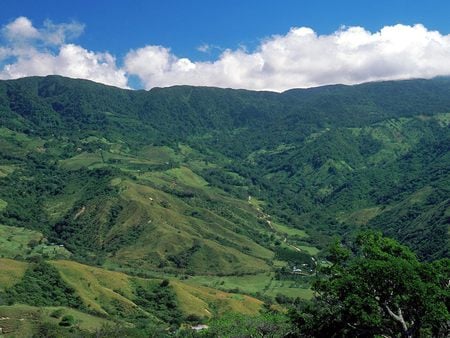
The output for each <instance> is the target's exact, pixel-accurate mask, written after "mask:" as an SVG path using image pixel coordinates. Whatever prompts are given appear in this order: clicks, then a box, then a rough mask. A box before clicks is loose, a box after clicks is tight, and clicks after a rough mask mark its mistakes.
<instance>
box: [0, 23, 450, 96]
mask: <svg viewBox="0 0 450 338" xmlns="http://www.w3.org/2000/svg"><path fill="white" fill-rule="evenodd" d="M83 30H84V25H82V24H80V23H77V22H71V23H58V24H55V23H53V22H51V21H49V20H47V21H45V22H44V23H43V24H42V25H41V27H36V26H34V25H33V23H32V22H31V21H30V20H29V19H28V18H26V17H19V18H17V19H15V20H14V21H12V22H10V23H9V24H7V25H5V26H4V27H3V28H2V29H1V31H0V33H1V36H0V37H1V39H0V78H3V79H10V78H18V77H23V76H30V75H49V74H59V75H64V76H69V77H74V78H84V79H90V80H93V81H98V82H102V83H105V84H109V85H114V86H118V87H127V84H128V79H129V78H131V79H134V77H135V76H137V77H138V78H139V79H140V81H141V83H142V85H143V86H144V87H145V88H147V89H148V88H152V87H157V86H158V87H165V86H171V85H178V84H189V85H203V86H217V87H231V88H246V89H255V90H274V91H283V90H286V89H289V88H296V87H312V86H318V85H324V84H333V83H345V84H354V83H361V82H366V81H375V80H394V79H407V78H418V77H423V78H430V77H433V76H437V75H450V35H443V34H441V33H439V32H437V31H430V30H428V29H427V28H426V27H424V26H423V25H420V24H417V25H414V26H408V25H394V26H386V27H383V28H382V29H380V30H379V31H377V32H369V31H367V30H366V29H364V28H362V27H341V28H340V29H339V30H337V31H336V32H334V33H332V34H328V35H319V34H317V33H316V32H315V31H314V30H312V29H311V28H307V27H294V28H292V29H291V30H290V31H289V32H287V33H286V34H284V35H273V36H270V37H267V38H266V39H264V40H262V41H261V43H260V44H259V46H258V47H257V48H256V49H254V50H251V51H248V50H247V49H246V48H245V47H239V48H237V49H234V50H232V49H227V50H222V49H220V48H219V47H217V46H215V45H211V44H204V45H202V46H200V47H198V50H199V51H202V52H205V53H207V54H209V55H210V58H211V60H209V61H195V60H191V59H188V58H184V57H180V56H177V55H175V54H174V53H173V52H172V51H171V50H170V49H169V48H167V47H165V46H154V45H149V46H144V47H142V48H138V49H135V50H130V51H129V52H128V54H127V55H126V56H125V58H124V59H123V60H122V59H121V60H119V63H120V64H123V65H122V66H119V65H118V62H117V60H116V59H115V58H114V56H113V55H111V54H109V53H107V52H98V51H89V50H86V49H85V48H83V47H81V46H78V45H75V44H71V43H69V41H70V40H71V39H73V38H76V37H77V36H78V35H80V34H81V33H82V32H83ZM212 50H220V51H221V54H220V55H219V56H218V57H215V56H212V55H215V53H211V54H210V52H211V51H212Z"/></svg>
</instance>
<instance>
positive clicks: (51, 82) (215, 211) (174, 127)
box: [0, 76, 450, 336]
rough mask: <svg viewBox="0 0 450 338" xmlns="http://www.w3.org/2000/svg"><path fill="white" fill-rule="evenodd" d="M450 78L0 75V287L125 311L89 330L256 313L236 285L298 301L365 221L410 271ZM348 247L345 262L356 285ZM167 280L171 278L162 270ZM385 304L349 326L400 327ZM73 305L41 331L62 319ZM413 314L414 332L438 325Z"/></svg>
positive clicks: (16, 296)
mask: <svg viewBox="0 0 450 338" xmlns="http://www.w3.org/2000/svg"><path fill="white" fill-rule="evenodd" d="M449 93H450V79H449V78H436V79H433V80H411V81H398V82H381V83H371V84H363V85H358V86H327V87H321V88H314V89H308V90H291V91H287V92H285V93H281V94H278V93H268V92H251V91H244V90H228V89H218V88H196V87H188V86H178V87H172V88H164V89H160V88H156V89H153V90H151V91H148V92H145V91H127V90H121V89H117V88H113V87H107V86H103V85H99V84H95V83H92V82H89V81H84V80H71V79H67V78H62V77H58V76H49V77H45V78H39V77H34V78H25V79H20V80H13V81H1V82H0V123H1V128H0V256H1V258H14V259H16V261H10V260H6V259H2V260H0V264H3V266H0V268H1V267H4V271H1V270H2V269H0V290H2V292H3V291H4V290H6V291H4V292H5V293H4V295H7V296H3V297H4V299H7V300H8V301H9V303H24V304H29V305H36V306H51V305H60V306H71V307H76V306H78V307H79V308H80V309H84V310H83V311H88V312H90V313H94V314H95V315H96V316H104V317H107V318H114V319H115V320H117V319H119V318H122V319H124V320H125V321H126V323H118V324H117V326H111V327H104V328H102V329H101V330H100V329H99V328H98V327H96V329H98V334H99V335H100V336H101V334H106V333H109V334H110V333H111V332H114V330H115V331H116V332H122V331H121V330H123V332H125V331H126V332H127V335H133V334H135V333H136V332H138V331H139V332H147V334H149V332H153V333H154V334H155V335H156V333H155V332H160V331H158V330H159V329H160V328H161V327H160V326H159V324H158V323H163V322H164V323H165V324H164V325H172V327H175V326H176V325H179V324H180V323H182V322H185V321H186V320H187V318H188V317H189V315H195V316H197V317H195V316H194V317H195V318H197V319H201V320H206V319H205V318H210V317H217V316H222V315H223V313H224V312H226V310H224V309H226V307H227V306H229V307H230V308H232V309H233V311H234V312H240V313H245V314H250V313H252V314H255V311H256V312H257V309H258V308H260V306H261V304H260V302H258V301H256V300H254V299H253V298H250V297H248V295H251V296H255V297H257V298H259V299H262V300H264V301H265V302H268V303H270V302H274V301H275V302H278V303H280V304H283V306H287V305H289V304H293V303H295V304H297V305H298V304H303V301H302V300H305V299H311V298H312V296H313V291H312V290H311V285H312V282H313V281H314V279H315V278H316V277H317V276H318V275H320V273H324V272H323V271H322V272H320V271H321V269H323V268H324V267H329V266H332V268H331V269H335V268H337V267H338V265H337V264H338V263H337V262H335V261H333V263H334V265H332V264H331V263H330V261H329V257H330V251H329V249H327V247H328V245H329V243H330V242H332V241H333V239H334V238H335V237H338V238H343V239H344V240H345V241H349V242H350V241H352V239H353V237H354V235H355V233H357V232H359V231H361V230H367V229H372V230H373V229H375V230H379V231H382V232H383V233H384V234H385V235H388V236H390V237H392V238H395V239H396V240H398V241H400V242H401V243H402V244H404V245H407V246H409V247H410V248H411V249H412V251H413V252H414V253H415V254H416V255H417V258H414V259H413V258H411V261H409V263H408V264H410V265H411V264H412V265H411V266H412V267H411V266H410V267H411V269H412V270H414V269H416V270H417V269H418V270H420V271H422V272H421V274H422V275H427V274H429V273H440V272H439V271H440V270H439V269H441V268H442V269H444V268H445V266H444V265H445V264H447V263H445V262H446V261H439V259H443V258H447V257H448V256H449V248H450V245H449V243H450V242H449V234H450V228H449V224H450V221H449V220H450V199H449V196H450V175H449V173H450V171H449V168H450V152H449V149H450V133H449V126H450V95H449ZM361 250H362V249H361ZM405 250H406V249H405ZM358 252H359V251H357V250H356V251H355V253H354V255H350V257H353V256H355V257H354V258H352V259H350V258H349V260H348V261H345V264H344V265H343V266H342V267H341V269H342V271H341V272H342V273H345V274H347V275H349V276H356V277H355V279H352V280H358V283H359V284H363V282H364V281H363V279H364V278H363V277H364V276H360V275H357V272H358V271H359V270H358V268H356V266H357V265H358V264H359V263H358V262H359V261H358V259H357V257H359V256H358V255H360V254H359V253H358ZM361 252H362V251H361ZM411 255H412V254H411ZM411 257H412V256H411ZM68 258H70V259H71V260H73V261H70V262H69V261H53V262H51V264H50V265H49V264H47V263H33V264H37V265H33V264H31V265H27V264H28V263H27V264H25V263H24V261H29V262H39V260H40V259H44V260H46V259H47V260H48V259H53V260H54V259H68ZM19 261H20V262H19ZM435 261H437V262H440V263H431V262H435ZM11 262H14V263H11ZM75 262H78V263H84V264H89V265H91V266H96V268H94V267H92V269H93V270H92V271H90V270H89V269H88V268H87V267H86V265H82V264H78V263H75ZM423 262H430V263H429V264H428V263H423ZM443 262H444V263H443ZM372 263H373V267H374V269H375V267H376V266H378V264H380V266H382V265H383V264H384V263H383V264H381V263H380V262H379V261H377V260H373V261H370V264H372ZM390 263H391V261H389V264H390ZM386 264H387V263H386ZM402 264H403V263H402ZM402 264H400V263H399V265H397V266H396V267H395V268H399V269H400V268H402V267H403V265H402ZM433 264H435V265H433ZM439 264H440V265H439ZM353 266H355V267H354V269H353V268H351V269H350V267H353ZM25 267H28V269H27V270H26V272H24V271H25V269H26V268H25ZM100 267H102V268H107V269H110V270H117V271H121V272H123V274H120V273H119V272H114V273H115V274H117V275H114V278H119V277H118V276H120V278H119V279H117V280H116V281H121V282H120V283H119V282H117V283H115V284H114V283H113V284H110V283H109V282H108V283H106V282H104V281H103V280H104V279H114V278H112V277H111V276H112V275H109V274H108V273H111V274H113V272H112V271H109V272H105V271H106V270H102V269H99V268H100ZM425 267H426V268H425ZM366 268H368V267H366ZM42 269H43V270H45V271H47V270H48V271H47V272H48V278H49V279H48V280H47V279H46V277H45V276H43V272H42V271H43V270H42ZM55 269H56V270H55ZM380 269H381V268H380ZM389 269H391V268H389ZM389 269H388V270H389ZM392 269H394V268H392ZM408 269H409V268H408ZM421 269H422V270H421ZM423 269H424V270H423ZM427 269H430V270H427ZM433 269H438V270H439V271H438V270H436V271H435V270H433ZM41 270H42V271H41ZM394 270H395V269H394ZM394 270H392V271H394ZM412 270H411V271H412ZM416 270H414V271H416ZM39 271H41V272H39ZM390 271H391V270H390ZM392 271H391V272H392ZM408 271H410V270H408ZM433 271H434V272H433ZM442 271H446V270H445V269H444V270H442ZM9 272H11V276H9V275H8V273H9ZM47 272H46V273H47ZM416 272H417V271H416ZM125 273H126V274H127V275H125ZM333 273H335V272H333ZM374 273H375V272H374ZM414 273H415V272H414ZM380 275H381V274H380ZM332 276H333V274H330V275H328V277H327V278H328V279H325V280H326V281H328V282H330V283H331V282H334V279H333V277H332ZM410 277H411V278H413V277H414V275H411V276H410ZM138 278H144V279H145V280H151V282H142V283H141V282H137V281H138ZM155 278H156V279H155ZM165 278H168V279H170V287H161V286H160V285H159V281H160V280H161V279H165ZM358 278H359V279H358ZM414 278H415V277H414ZM414 278H413V279H414ZM420 278H422V277H420ZM155 280H158V282H155ZM179 280H185V282H186V284H184V282H183V283H182V284H179V283H181V282H179ZM29 283H34V285H35V286H36V288H37V289H31V288H30V289H28V291H30V292H31V293H29V292H28V293H27V285H28V284H29ZM52 283H53V284H52ZM46 284H50V285H56V287H55V288H54V292H55V294H54V295H51V294H50V293H49V292H50V290H48V289H47V288H46V287H45V285H46ZM318 285H319V284H317V285H316V291H315V292H318V291H319V289H320V288H319V286H318ZM323 285H326V284H323ZM416 286H417V285H416ZM416 286H414V288H415V287H416ZM206 287H213V288H215V289H216V290H215V291H214V290H213V289H207V288H206ZM330 288H331V289H326V288H325V289H323V290H322V289H320V290H321V292H322V293H324V292H325V293H326V292H328V293H329V294H330V295H331V294H332V289H333V288H335V289H336V288H337V286H336V285H334V286H333V287H331V286H330ZM217 289H220V290H222V291H218V290H217ZM32 290H33V291H32ZM211 290H213V291H211ZM408 290H409V289H408ZM225 291H227V292H228V291H234V292H238V293H240V294H241V295H238V296H236V297H238V298H239V297H242V299H243V300H245V301H241V299H238V298H233V297H235V296H228V294H227V293H226V292H225ZM335 291H336V290H335ZM341 291H343V290H340V291H339V292H340V293H339V294H340V295H342V294H344V293H343V292H341ZM409 291H411V290H409ZM409 291H408V292H409ZM214 292H215V293H214ZM336 292H338V291H336ZM213 293H214V295H213ZM335 296H336V294H334V296H333V297H335ZM419 296H420V297H419V298H424V297H425V298H427V297H426V296H423V295H419ZM49 297H50V299H53V301H56V302H57V304H56V303H51V302H50V303H49V300H47V301H46V300H45V299H47V298H49ZM64 297H66V298H64ZM67 297H68V298H67ZM71 297H75V298H71ZM77 297H80V298H79V299H78V298H77ZM245 297H248V298H245ZM359 297H362V296H361V295H359ZM75 299H77V300H76V301H75ZM80 299H81V302H79V300H80ZM180 299H182V301H180ZM219 299H220V300H219ZM317 299H319V300H317ZM317 299H316V301H317V302H320V297H319V298H317ZM429 300H430V302H432V303H433V304H438V303H439V300H437V299H435V298H433V297H429ZM341 301H342V302H346V304H347V305H348V304H349V302H350V301H349V300H348V299H341ZM75 303H76V304H75ZM243 303H246V305H248V306H245V305H243ZM397 305H398V304H397ZM13 306H16V305H13ZM302 306H303V305H302ZM309 306H310V307H311V308H314V306H313V305H309ZM339 306H341V305H339ZM398 306H399V307H400V305H398ZM402 306H403V305H402ZM407 306H410V305H407ZM416 306H417V304H416ZM420 306H422V305H420ZM420 306H419V307H420ZM427 306H428V305H426V306H425V305H423V307H424V308H427ZM84 307H86V308H84ZM298 307H299V308H300V307H301V306H300V305H298ZM373 309H375V307H374V308H373ZM427 309H428V308H427ZM302 311H303V310H302ZM394 312H395V311H394ZM304 313H306V312H304ZM66 315H67V316H74V314H71V313H68V314H66ZM341 315H342V316H346V315H347V314H346V313H345V312H342V314H341ZM384 315H385V314H384ZM277 316H278V315H275V317H276V318H275V317H274V318H272V317H270V316H269V317H270V318H269V317H267V318H265V319H264V318H253V319H248V318H238V317H236V318H234V319H230V322H232V321H234V322H237V323H241V324H242V323H243V322H245V323H247V324H245V325H248V326H249V330H250V328H252V329H251V330H253V331H252V332H259V331H258V330H259V329H258V328H257V327H259V326H260V324H261V323H262V324H261V325H262V326H264V325H266V324H265V323H266V322H271V321H272V319H273V323H272V324H273V325H274V326H273V327H280V330H281V331H283V330H284V329H282V328H281V327H284V326H283V325H284V324H283V325H282V324H281V323H282V322H283V321H284V320H285V319H286V318H284V319H282V320H281V319H280V321H279V318H278V317H277ZM380 316H381V315H380ZM405 316H406V314H405ZM436 316H438V315H436ZM301 317H302V318H304V320H305V323H306V324H307V325H306V324H305V325H306V326H305V327H308V328H311V327H312V326H311V325H313V324H314V323H313V324H311V325H309V322H308V320H309V319H308V318H309V317H308V318H307V315H306V314H305V315H301ZM385 317H386V316H385ZM385 317H383V316H382V317H377V318H375V319H373V318H372V317H371V319H370V320H373V321H374V322H376V323H378V324H379V325H381V326H380V327H383V328H385V327H387V326H389V327H390V329H389V330H390V331H389V330H387V331H383V330H381V329H379V327H377V326H376V325H375V324H376V323H375V324H374V323H370V325H369V324H367V323H365V324H364V325H366V326H365V327H364V328H362V329H361V330H363V331H364V330H366V329H367V330H369V331H367V332H370V333H371V334H372V333H373V334H388V335H389V334H391V335H392V334H394V333H393V332H400V331H395V330H394V328H395V325H394V324H392V323H391V324H389V323H388V324H386V323H387V322H388V321H389V319H388V317H386V318H385ZM68 318H69V319H70V317H68ZM74 318H75V319H74V320H75V322H76V320H77V319H76V316H75V317H74ZM335 318H336V320H341V319H342V318H344V317H342V318H341V319H339V318H340V317H339V316H336V317H335ZM436 318H437V317H436ZM439 318H441V317H439ZM69 319H66V320H64V322H63V324H61V325H59V324H60V322H62V317H61V318H58V320H59V321H58V322H51V323H50V324H51V325H52V327H46V326H45V325H44V326H43V327H42V330H50V331H51V330H53V331H54V332H68V331H67V330H68V329H70V328H72V329H73V328H74V327H75V326H76V324H75V325H72V321H71V320H69ZM191 319H192V318H191ZM347 319H348V318H347ZM347 319H345V320H347ZM146 320H148V321H150V322H151V325H144V324H143V321H146ZM342 320H344V319H342ZM408 320H409V319H408ZM440 320H442V318H441V319H440ZM410 321H411V320H410ZM414 321H415V322H417V321H416V320H415V319H414ZM274 323H275V324H274ZM283 323H284V322H283ZM50 324H49V325H50ZM69 324H70V325H69ZM241 324H239V325H241ZM272 324H269V323H267V325H268V326H271V325H272ZM359 324H360V323H359V322H358V323H352V325H353V326H356V327H358V328H359V326H358V325H359ZM378 324H377V325H378ZM422 324H423V325H422ZM422 324H421V325H422V327H421V328H418V329H417V330H416V332H425V333H424V334H425V335H426V333H427V332H438V331H439V330H440V329H438V328H437V326H436V325H435V324H433V323H431V322H427V323H426V324H424V323H422ZM108 325H109V324H108ZM127 325H128V326H127ZM164 325H163V326H164ZM214 325H215V324H214ZM214 325H213V324H211V330H212V331H210V332H214ZM217 325H218V326H217V327H220V325H222V324H220V323H219V322H217ZM224 325H225V324H224ZM226 325H228V323H227V324H226ZM230 325H231V327H230V328H228V329H226V328H225V326H224V328H223V330H225V331H226V330H230V331H229V332H233V329H232V327H233V325H234V324H230ZM239 325H238V326H239ZM308 325H309V326H308ZM314 325H316V324H314ZM336 325H338V324H336ZM364 325H363V326H364ZM112 327H113V328H112ZM369 327H370V328H369ZM316 328H317V329H318V330H319V326H317V325H316ZM290 329H292V327H291V328H290ZM347 329H348V328H347ZM61 330H66V331H61ZM133 330H137V331H136V332H135V331H133ZM152 330H153V331H152ZM255 330H256V331H255ZM311 330H312V329H311ZM324 330H325V328H324ZM348 330H349V329H348ZM377 330H378V331H377ZM430 330H431V331H430ZM433 330H438V331H433ZM50 331H49V332H50ZM53 331H52V332H53ZM100 331H101V332H103V333H101V332H100ZM281 331H280V332H281ZM363 331H361V332H363ZM132 332H134V333H132ZM162 332H164V329H163V331H162ZM283 332H284V331H283ZM302 332H303V334H312V333H307V331H302ZM310 332H313V331H310ZM341 332H342V335H348V334H354V333H355V332H356V333H359V332H360V331H345V330H344V331H341ZM349 332H350V333H349ZM364 332H366V331H364ZM374 332H376V333H374ZM439 332H440V331H439ZM439 332H438V333H439ZM136 334H138V333H136ZM230 334H231V333H230ZM255 334H257V333H255ZM399 334H400V333H399ZM55 335H57V334H55ZM394 335H395V334H394Z"/></svg>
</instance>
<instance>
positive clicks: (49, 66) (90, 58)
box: [0, 17, 128, 88]
mask: <svg viewBox="0 0 450 338" xmlns="http://www.w3.org/2000/svg"><path fill="white" fill-rule="evenodd" d="M83 30H84V25H82V24H79V23H77V22H71V23H62V24H54V23H53V22H51V21H49V20H47V21H45V22H44V24H43V27H41V28H36V27H34V26H33V24H32V22H31V21H30V20H29V19H28V18H26V17H19V18H17V19H15V20H14V21H12V22H11V23H9V24H7V25H6V26H4V27H3V29H2V31H1V32H2V36H3V38H4V40H5V41H6V43H5V44H4V45H3V46H1V45H0V61H2V60H3V65H1V64H0V65H1V66H0V78H1V79H15V78H20V77H25V76H32V75H41V76H44V75H63V76H68V77H73V78H83V79H89V80H93V81H97V82H101V83H105V84H109V85H113V86H118V87H123V88H127V82H128V79H127V77H126V74H125V71H124V70H122V69H121V68H120V67H118V66H117V64H116V59H115V58H114V57H113V56H112V55H111V54H109V53H102V52H94V51H89V50H86V49H85V48H83V47H81V46H78V45H74V44H70V43H67V42H66V41H67V40H70V39H73V38H75V37H77V36H79V35H80V34H81V33H82V32H83Z"/></svg>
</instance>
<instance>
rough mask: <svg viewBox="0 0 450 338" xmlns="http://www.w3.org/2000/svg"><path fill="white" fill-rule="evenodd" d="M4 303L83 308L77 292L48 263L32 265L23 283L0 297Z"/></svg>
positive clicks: (22, 280)
mask: <svg viewBox="0 0 450 338" xmlns="http://www.w3.org/2000/svg"><path fill="white" fill-rule="evenodd" d="M0 297H1V298H3V299H2V301H3V303H7V304H9V305H12V304H14V303H19V304H27V305H33V306H67V307H72V308H83V303H82V301H81V299H80V298H79V296H77V295H76V293H75V290H74V289H72V288H71V287H70V286H68V285H67V284H66V283H64V281H63V280H62V279H61V277H60V276H59V273H58V271H57V270H56V269H55V268H54V267H53V266H51V265H50V264H48V263H45V262H38V263H35V264H32V265H30V267H29V268H28V269H27V271H26V272H25V274H24V276H23V278H22V279H21V281H20V282H19V283H17V284H15V285H14V286H13V287H11V288H9V289H7V290H6V291H5V292H4V295H2V296H0Z"/></svg>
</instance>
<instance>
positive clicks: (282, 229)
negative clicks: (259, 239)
mask: <svg viewBox="0 0 450 338" xmlns="http://www.w3.org/2000/svg"><path fill="white" fill-rule="evenodd" d="M271 224H272V226H273V227H274V229H275V230H276V231H277V232H279V233H281V234H286V235H288V236H298V237H300V238H306V237H308V234H307V233H306V232H305V231H304V230H300V229H297V228H292V227H288V226H286V225H283V224H280V223H278V222H271Z"/></svg>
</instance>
